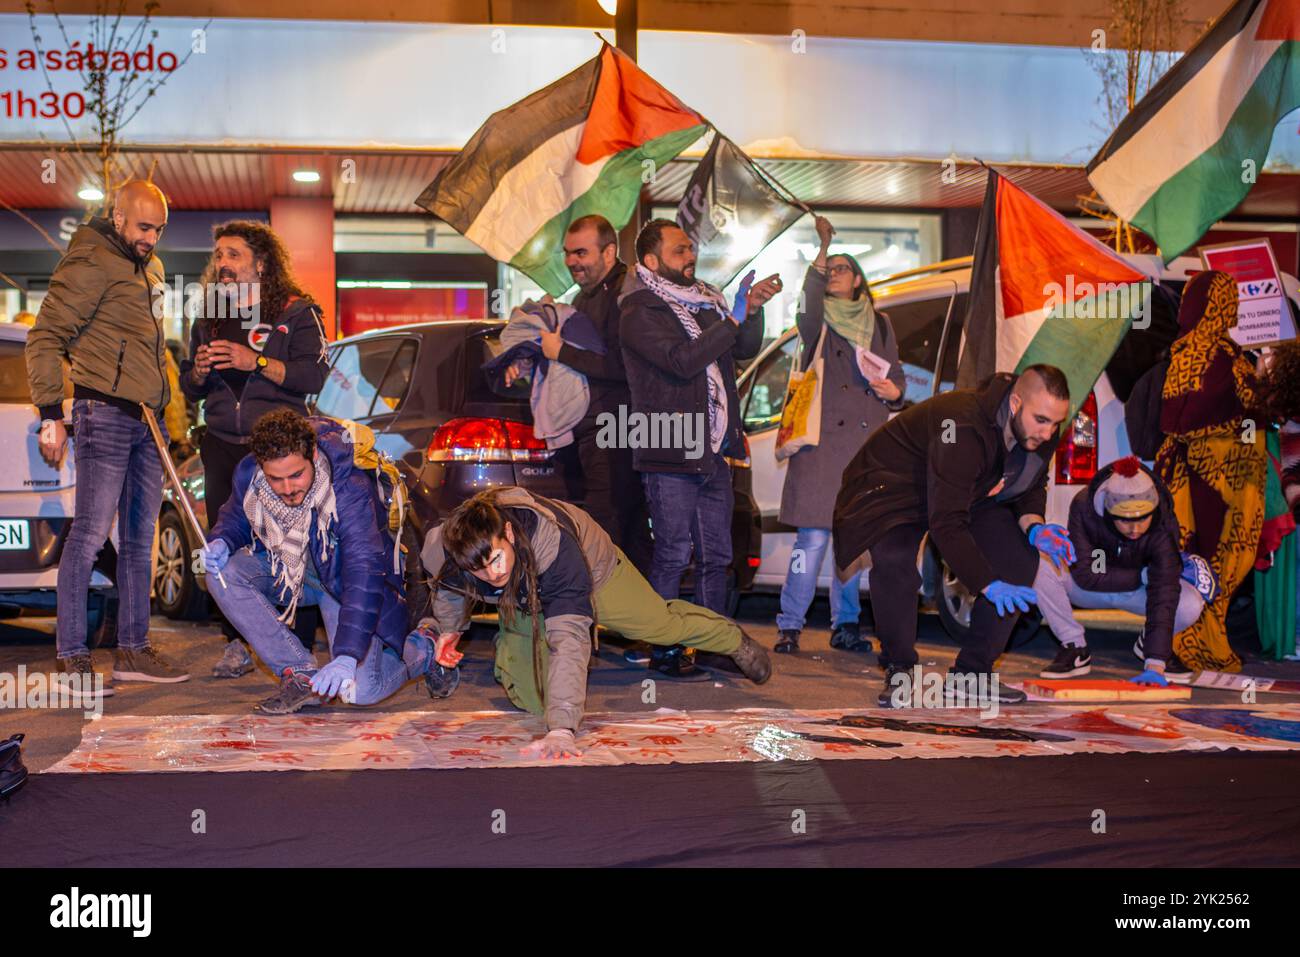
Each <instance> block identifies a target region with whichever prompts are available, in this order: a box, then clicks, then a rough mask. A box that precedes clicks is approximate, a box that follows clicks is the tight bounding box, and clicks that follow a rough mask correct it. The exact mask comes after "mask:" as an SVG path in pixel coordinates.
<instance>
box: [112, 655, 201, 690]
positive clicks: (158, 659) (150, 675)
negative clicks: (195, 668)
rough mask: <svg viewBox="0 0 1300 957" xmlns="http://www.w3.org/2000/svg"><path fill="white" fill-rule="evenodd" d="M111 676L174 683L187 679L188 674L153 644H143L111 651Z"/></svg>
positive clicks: (188, 678) (130, 679)
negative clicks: (142, 645) (138, 646)
mask: <svg viewBox="0 0 1300 957" xmlns="http://www.w3.org/2000/svg"><path fill="white" fill-rule="evenodd" d="M113 678H114V679H115V680H117V681H153V682H155V683H157V684H176V683H177V682H178V681H189V680H190V675H189V672H188V671H183V670H182V669H180V668H177V667H176V666H175V665H174V664H172V663H171V662H170V661H168V660H167V659H166V658H164V657H163V656H162V655H161V654H159V653H158V649H156V648H155V647H154V646H153V645H145V646H144V647H143V648H119V649H117V651H115V652H114V653H113Z"/></svg>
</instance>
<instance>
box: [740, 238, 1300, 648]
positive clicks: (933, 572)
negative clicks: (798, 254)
mask: <svg viewBox="0 0 1300 957" xmlns="http://www.w3.org/2000/svg"><path fill="white" fill-rule="evenodd" d="M1124 258H1125V259H1128V260H1129V261H1130V262H1132V263H1133V264H1134V265H1135V266H1136V267H1137V268H1138V269H1139V270H1140V271H1141V272H1143V273H1145V274H1147V275H1151V276H1156V277H1158V281H1159V286H1160V287H1161V290H1162V291H1160V292H1159V293H1158V295H1157V296H1156V297H1154V298H1153V307H1154V308H1153V316H1152V322H1151V324H1150V327H1149V328H1148V329H1144V330H1136V329H1135V330H1132V331H1130V332H1129V334H1128V337H1126V338H1125V342H1124V344H1123V345H1122V346H1121V350H1123V349H1124V348H1125V347H1126V346H1127V347H1130V348H1134V349H1135V351H1136V352H1138V353H1140V354H1144V355H1148V356H1149V357H1150V362H1149V363H1148V364H1147V367H1149V366H1150V365H1152V364H1154V362H1155V357H1156V354H1157V353H1158V352H1159V350H1160V349H1162V348H1164V347H1165V346H1167V345H1168V344H1169V343H1170V342H1172V341H1173V339H1174V338H1175V337H1176V332H1177V324H1176V319H1177V312H1176V309H1177V300H1176V296H1177V294H1179V293H1181V291H1182V287H1183V285H1184V284H1185V283H1186V281H1187V279H1188V278H1189V277H1190V275H1191V274H1192V273H1194V272H1197V271H1199V270H1200V269H1202V268H1203V267H1202V266H1201V263H1200V260H1199V259H1197V258H1195V257H1191V256H1185V257H1181V258H1179V259H1175V260H1174V261H1173V262H1171V263H1170V264H1169V265H1168V266H1164V265H1163V264H1162V263H1161V261H1160V259H1159V258H1158V257H1156V256H1125V257H1124ZM970 275H971V257H969V256H966V257H963V258H961V259H952V260H948V261H946V262H941V263H936V264H935V265H933V266H927V267H923V268H921V269H914V270H910V271H908V272H905V273H899V274H898V275H896V276H890V277H888V278H886V279H882V280H879V281H877V282H874V283H872V284H871V290H872V295H873V296H874V297H875V301H876V307H877V308H878V309H879V310H881V311H883V312H887V313H888V314H889V318H890V321H891V322H892V323H893V325H894V330H895V332H896V333H897V336H898V343H899V358H900V360H901V361H902V363H903V369H904V371H905V373H906V376H907V389H906V392H905V395H904V397H905V399H906V400H907V401H908V402H909V403H913V402H920V401H922V400H924V399H927V398H929V397H930V396H932V395H935V394H937V393H938V392H943V391H947V390H949V389H952V388H953V387H954V384H955V380H956V375H957V358H958V355H959V350H960V348H961V342H962V335H963V332H962V326H963V323H964V321H965V318H966V309H967V301H968V298H969V296H968V294H969V292H970ZM1283 283H1284V285H1285V288H1286V293H1287V296H1288V297H1289V298H1290V299H1291V300H1292V303H1293V304H1300V287H1298V284H1297V281H1296V278H1295V277H1294V276H1290V275H1284V276H1283ZM1170 293H1173V294H1174V295H1172V296H1171V295H1170ZM1133 337H1148V338H1147V339H1145V340H1133ZM1130 340H1133V341H1132V342H1130ZM798 351H799V336H798V331H797V329H795V328H790V329H787V330H786V331H785V332H784V333H782V335H780V336H779V337H778V338H777V339H775V340H774V341H773V342H772V343H770V344H769V345H768V346H767V347H766V348H765V349H764V350H763V351H762V352H761V353H760V354H759V355H758V357H757V358H756V359H755V360H754V361H753V362H752V363H751V364H750V365H749V367H748V368H747V369H746V370H745V371H744V373H743V374H742V375H741V377H740V379H739V381H738V386H739V391H740V407H741V417H742V419H743V420H744V427H745V432H746V435H747V438H748V440H749V448H750V460H751V462H752V465H753V492H754V500H755V502H757V504H758V509H759V513H760V515H761V517H762V524H763V546H762V558H761V562H760V564H759V568H758V572H757V574H756V575H755V578H754V589H755V590H758V591H763V590H767V591H774V590H779V589H780V588H781V586H782V585H783V584H784V583H785V576H786V569H787V568H788V567H789V563H790V551H791V549H792V548H793V547H794V537H795V531H794V529H793V528H791V527H790V526H787V525H783V524H781V522H780V521H779V519H778V514H779V512H780V509H781V489H782V487H783V486H784V484H785V474H786V465H785V463H784V462H777V461H776V455H775V445H776V431H777V426H778V425H779V424H780V421H781V406H782V404H783V402H784V400H785V388H786V382H787V380H788V378H789V376H790V369H791V367H792V365H793V363H794V361H795V360H796V358H797V357H798ZM1112 368H1113V365H1112ZM1130 385H1131V383H1130ZM1129 454H1130V448H1129V440H1128V434H1127V432H1126V431H1125V428H1124V404H1123V402H1121V401H1120V400H1119V398H1118V397H1117V396H1116V394H1115V389H1114V388H1112V384H1111V379H1110V375H1109V374H1108V373H1107V372H1103V373H1102V375H1101V377H1100V378H1099V379H1098V381H1097V383H1096V385H1095V386H1094V387H1093V390H1092V392H1091V393H1090V394H1089V396H1088V398H1087V400H1086V401H1085V402H1084V404H1083V406H1082V408H1081V409H1080V410H1079V414H1078V416H1077V417H1076V418H1075V421H1074V423H1073V425H1072V427H1071V428H1070V431H1069V433H1068V434H1067V435H1066V436H1065V437H1064V438H1063V439H1062V441H1061V444H1060V446H1059V447H1058V449H1057V453H1056V461H1055V463H1054V468H1053V469H1052V470H1051V472H1050V473H1049V479H1048V493H1047V520H1048V521H1049V522H1057V523H1060V524H1065V523H1066V520H1067V517H1068V514H1069V508H1070V502H1071V501H1072V500H1073V499H1074V496H1075V495H1076V494H1077V493H1078V491H1079V488H1080V487H1081V486H1084V485H1087V484H1088V482H1089V481H1091V480H1092V477H1093V476H1094V475H1095V474H1096V471H1097V469H1098V468H1100V467H1102V466H1104V465H1107V464H1109V463H1110V462H1113V461H1114V460H1115V459H1117V458H1121V457H1123V456H1125V455H1129ZM927 565H928V567H927V574H926V575H925V576H924V577H925V579H926V581H925V583H924V584H923V586H922V591H923V594H925V595H926V596H927V597H928V598H932V599H933V600H935V602H936V604H937V605H938V610H939V614H940V617H941V618H942V619H943V622H944V625H945V627H946V628H947V629H948V631H949V632H950V633H952V634H953V636H954V637H961V635H962V633H963V632H964V631H965V630H966V628H968V627H969V623H970V610H971V605H972V604H974V598H973V597H972V596H971V595H970V593H969V592H967V591H966V590H965V588H964V587H962V585H961V584H960V583H959V582H958V581H957V580H956V578H955V577H954V576H953V575H952V574H951V573H950V572H949V571H948V569H947V567H946V566H944V565H942V562H941V560H939V559H938V557H937V555H934V554H933V551H931V554H930V556H929V561H928V562H927ZM831 574H833V572H832V571H831V560H830V559H829V558H827V560H826V563H825V564H824V565H823V567H822V573H821V576H820V577H819V579H818V583H817V585H818V591H819V592H822V593H824V592H826V591H827V590H828V589H829V587H830V576H831ZM869 574H870V572H869V571H868V573H867V574H864V575H863V576H862V586H861V587H862V590H863V591H864V592H865V591H866V589H867V581H868V577H869ZM1100 617H1105V616H1104V615H1103V616H1100ZM1111 617H1116V616H1114V615H1113V614H1112V615H1111ZM1135 620H1136V619H1135Z"/></svg>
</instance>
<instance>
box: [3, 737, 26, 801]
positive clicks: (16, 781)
mask: <svg viewBox="0 0 1300 957" xmlns="http://www.w3.org/2000/svg"><path fill="white" fill-rule="evenodd" d="M22 745H23V735H21V734H14V735H10V737H9V738H8V740H5V741H0V798H4V799H5V800H6V801H7V800H8V799H9V795H11V794H13V793H14V792H15V791H17V790H18V789H19V788H20V787H22V786H23V785H24V784H26V783H27V766H26V765H25V764H23V747H22Z"/></svg>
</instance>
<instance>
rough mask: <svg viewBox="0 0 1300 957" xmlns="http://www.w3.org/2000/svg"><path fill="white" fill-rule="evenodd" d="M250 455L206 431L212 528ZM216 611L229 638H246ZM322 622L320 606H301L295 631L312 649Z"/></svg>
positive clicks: (203, 450) (206, 500) (202, 453)
mask: <svg viewBox="0 0 1300 957" xmlns="http://www.w3.org/2000/svg"><path fill="white" fill-rule="evenodd" d="M247 454H248V447H247V446H244V445H238V444H236V443H234V442H227V441H226V440H225V439H219V438H217V437H216V436H215V435H213V434H212V433H211V432H205V433H204V435H203V442H202V443H201V444H200V445H199V458H200V459H201V460H202V462H203V507H204V509H205V510H206V511H207V513H208V528H211V527H212V526H213V525H215V524H216V523H217V513H218V512H220V511H221V506H223V505H225V504H226V500H227V499H229V498H230V493H231V492H232V491H233V487H234V484H235V466H237V465H238V464H239V463H240V462H241V461H242V460H243V458H244V456H245V455H247ZM213 613H214V614H215V615H216V616H217V618H218V619H219V620H220V622H221V633H222V634H223V635H225V636H226V641H235V640H236V639H239V640H243V639H242V637H241V635H240V634H239V632H238V631H236V630H235V627H234V625H232V624H231V623H230V622H228V621H227V620H226V616H225V615H223V614H221V612H220V611H219V610H216V609H215V608H214V609H213ZM319 625H320V609H319V608H318V607H316V606H315V605H303V606H302V607H300V608H299V609H298V612H297V615H296V617H295V618H294V622H293V633H294V634H295V635H297V636H298V640H299V641H301V642H302V645H303V647H304V648H306V649H307V650H308V651H310V650H311V649H312V646H313V645H314V644H315V643H316V628H317V627H318V626H319Z"/></svg>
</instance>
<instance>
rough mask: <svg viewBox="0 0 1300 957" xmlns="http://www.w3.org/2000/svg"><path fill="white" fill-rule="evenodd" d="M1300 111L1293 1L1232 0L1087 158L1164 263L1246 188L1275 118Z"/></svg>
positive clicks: (1297, 11) (1298, 18) (1105, 191)
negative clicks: (1224, 10) (1094, 153)
mask: <svg viewBox="0 0 1300 957" xmlns="http://www.w3.org/2000/svg"><path fill="white" fill-rule="evenodd" d="M1296 107H1300V0H1237V2H1236V3H1234V4H1233V5H1232V7H1231V8H1229V10H1228V11H1227V12H1226V13H1225V14H1223V16H1221V17H1220V18H1219V19H1218V20H1217V21H1216V22H1215V24H1214V26H1213V27H1211V28H1210V30H1209V32H1207V33H1206V34H1205V36H1203V37H1202V38H1201V39H1200V41H1199V42H1197V44H1196V45H1195V46H1194V47H1192V49H1190V50H1189V51H1187V54H1186V56H1184V57H1183V58H1182V59H1180V60H1179V61H1178V62H1177V63H1176V64H1174V66H1173V67H1172V68H1170V70H1169V72H1168V73H1166V74H1165V75H1164V76H1163V77H1161V79H1160V82H1158V83H1157V84H1156V85H1155V86H1153V87H1152V88H1151V90H1150V91H1149V92H1148V93H1147V95H1146V96H1144V97H1143V98H1142V99H1141V100H1140V101H1139V102H1138V104H1137V106H1135V107H1134V108H1133V111H1132V112H1131V113H1129V114H1128V116H1126V117H1124V120H1123V121H1122V122H1121V123H1120V124H1119V126H1118V127H1116V128H1115V132H1114V133H1112V134H1111V136H1110V139H1109V140H1107V141H1106V145H1105V146H1103V147H1102V148H1101V150H1100V152H1098V153H1097V155H1096V156H1094V157H1093V158H1092V162H1090V163H1089V164H1088V180H1089V182H1091V183H1092V185H1093V188H1095V189H1096V190H1097V192H1098V193H1099V194H1100V195H1101V198H1102V199H1104V200H1105V201H1106V203H1107V205H1109V206H1110V208H1111V209H1112V210H1114V211H1115V212H1116V213H1117V214H1118V215H1119V216H1120V217H1121V218H1123V219H1125V220H1127V221H1128V222H1130V223H1132V224H1133V225H1135V226H1137V227H1138V228H1140V229H1141V230H1142V231H1143V232H1145V233H1146V234H1147V235H1148V236H1150V237H1151V238H1152V239H1154V240H1155V241H1156V244H1157V245H1158V246H1159V247H1160V253H1161V255H1162V256H1163V257H1164V259H1165V262H1168V261H1169V260H1171V259H1173V258H1174V257H1175V256H1177V255H1179V254H1180V253H1182V252H1183V251H1185V250H1186V249H1188V248H1189V247H1190V246H1191V245H1192V244H1193V243H1195V242H1196V241H1197V240H1198V239H1200V238H1201V236H1202V235H1204V233H1205V231H1206V230H1207V229H1209V228H1210V227H1211V226H1213V225H1214V224H1215V223H1216V222H1218V220H1219V219H1221V218H1222V217H1223V216H1224V215H1225V214H1227V213H1229V212H1231V211H1232V210H1233V209H1234V208H1235V207H1236V206H1237V204H1238V203H1240V202H1241V201H1242V199H1244V198H1245V196H1246V194H1247V193H1248V192H1250V187H1251V185H1253V184H1254V182H1255V177H1256V175H1257V173H1258V172H1259V171H1260V169H1261V168H1262V167H1263V165H1264V160H1265V159H1266V158H1267V156H1268V147H1269V143H1270V142H1272V139H1273V131H1274V129H1275V127H1276V126H1277V124H1278V122H1279V121H1280V120H1281V119H1282V118H1283V117H1284V116H1285V115H1286V114H1287V113H1289V112H1291V111H1292V110H1294V109H1295V108H1296Z"/></svg>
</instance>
